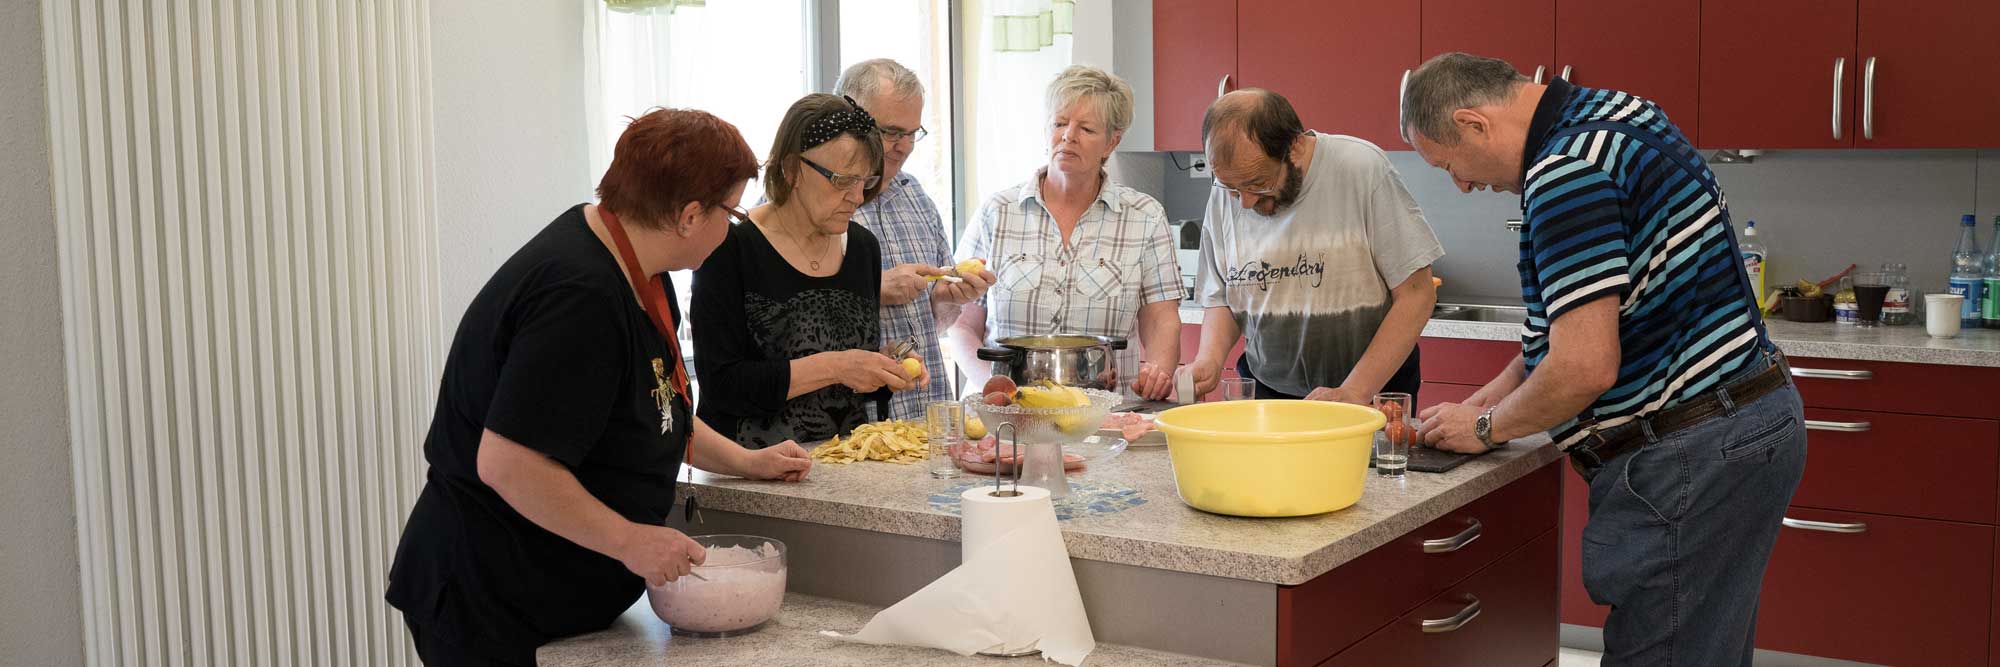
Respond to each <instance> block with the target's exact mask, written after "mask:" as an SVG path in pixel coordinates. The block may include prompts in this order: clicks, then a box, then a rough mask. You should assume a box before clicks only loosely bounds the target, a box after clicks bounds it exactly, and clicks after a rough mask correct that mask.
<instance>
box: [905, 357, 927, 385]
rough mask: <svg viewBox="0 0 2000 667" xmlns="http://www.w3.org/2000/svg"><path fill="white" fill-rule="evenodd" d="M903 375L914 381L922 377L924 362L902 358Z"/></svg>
mask: <svg viewBox="0 0 2000 667" xmlns="http://www.w3.org/2000/svg"><path fill="white" fill-rule="evenodd" d="M903 374H904V375H907V376H910V379H912V380H915V379H917V378H920V377H923V375H924V362H921V361H917V360H916V359H915V358H912V357H904V358H903Z"/></svg>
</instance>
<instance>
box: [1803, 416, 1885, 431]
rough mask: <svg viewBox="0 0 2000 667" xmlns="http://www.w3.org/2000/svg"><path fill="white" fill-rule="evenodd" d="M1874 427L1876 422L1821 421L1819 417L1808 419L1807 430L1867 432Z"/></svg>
mask: <svg viewBox="0 0 2000 667" xmlns="http://www.w3.org/2000/svg"><path fill="white" fill-rule="evenodd" d="M1874 427H1875V425H1874V424H1870V423H1868V422H1830V421H1820V420H1818V419H1808V420H1806V430H1809V431H1839V432H1841V433H1867V432H1868V429H1871V428H1874Z"/></svg>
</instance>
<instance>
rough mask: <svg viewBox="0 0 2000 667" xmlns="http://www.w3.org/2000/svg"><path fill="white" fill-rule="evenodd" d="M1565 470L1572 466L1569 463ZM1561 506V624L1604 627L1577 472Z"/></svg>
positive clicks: (1586, 499)
mask: <svg viewBox="0 0 2000 667" xmlns="http://www.w3.org/2000/svg"><path fill="white" fill-rule="evenodd" d="M1808 458H1810V457H1808ZM1563 467H1564V468H1568V467H1569V465H1568V462H1567V461H1564V462H1563ZM1562 504H1563V510H1562V622H1564V623H1568V624H1570V625H1588V626H1590V627H1593V628H1601V627H1604V617H1605V616H1608V615H1610V614H1611V608H1610V607H1607V606H1604V605H1601V604H1598V603H1596V602H1592V601H1591V600H1590V593H1589V592H1587V591H1585V590H1583V524H1585V523H1587V522H1589V521H1590V485H1589V484H1588V483H1585V482H1584V481H1583V476H1582V475H1579V474H1576V471H1574V470H1567V469H1565V470H1564V471H1563V493H1562Z"/></svg>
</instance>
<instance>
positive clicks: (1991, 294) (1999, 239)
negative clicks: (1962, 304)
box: [1960, 215, 2000, 329]
mask: <svg viewBox="0 0 2000 667" xmlns="http://www.w3.org/2000/svg"><path fill="white" fill-rule="evenodd" d="M1985 283H1986V284H1985V285H1984V286H1983V290H1984V294H1983V295H1981V298H1980V299H1979V303H1980V309H1979V310H1980V313H1979V317H1980V319H1981V320H1983V321H1985V323H1986V328H1988V329H2000V215H1996V216H1993V251H1992V252H1989V253H1987V254H1986V280H1985ZM1960 326H1963V325H1960Z"/></svg>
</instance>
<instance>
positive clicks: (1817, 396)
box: [1791, 357, 2000, 419]
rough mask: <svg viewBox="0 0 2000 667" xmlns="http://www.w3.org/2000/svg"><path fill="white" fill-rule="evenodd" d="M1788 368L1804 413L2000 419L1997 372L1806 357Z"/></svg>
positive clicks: (1797, 358)
mask: <svg viewBox="0 0 2000 667" xmlns="http://www.w3.org/2000/svg"><path fill="white" fill-rule="evenodd" d="M1791 364H1792V378H1793V379H1794V380H1796V381H1797V382H1798V385H1799V395H1800V396H1801V397H1803V398H1804V399H1805V403H1806V407H1809V408H1833V409H1839V410H1873V411H1877V412H1902V413H1908V414H1913V415H1941V416H1946V417H1983V418H1987V419H2000V401H1996V400H1993V388H1994V387H2000V368H1984V367H1975V366H1941V365H1936V364H1901V363H1894V362H1886V361H1847V360H1843V359H1813V358H1809V357H1794V358H1792V359H1791Z"/></svg>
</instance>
